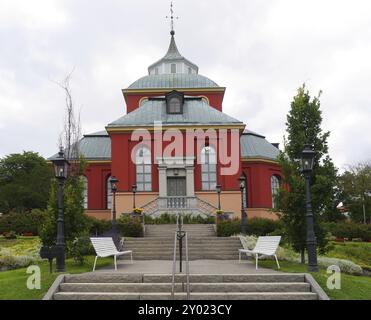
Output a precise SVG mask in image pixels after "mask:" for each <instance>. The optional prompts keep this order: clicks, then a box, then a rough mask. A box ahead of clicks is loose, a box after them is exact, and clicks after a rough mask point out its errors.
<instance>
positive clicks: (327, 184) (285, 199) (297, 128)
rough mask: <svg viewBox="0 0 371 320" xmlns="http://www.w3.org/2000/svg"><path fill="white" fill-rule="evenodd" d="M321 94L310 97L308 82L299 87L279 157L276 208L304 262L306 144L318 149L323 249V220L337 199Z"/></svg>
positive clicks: (315, 182) (317, 216) (316, 193)
mask: <svg viewBox="0 0 371 320" xmlns="http://www.w3.org/2000/svg"><path fill="white" fill-rule="evenodd" d="M320 94H321V93H320ZM320 94H319V95H318V96H317V97H314V98H311V96H310V95H309V92H308V91H307V90H306V88H305V85H303V86H302V87H300V88H299V89H298V94H297V95H296V96H295V97H294V99H293V101H292V103H291V110H290V111H289V113H288V115H287V122H286V130H287V140H285V143H284V147H285V148H284V152H282V153H281V154H280V156H279V163H280V165H281V167H282V172H283V175H284V181H283V184H282V186H281V188H280V190H279V192H278V194H277V196H276V201H277V208H276V210H277V211H278V212H280V213H281V214H282V221H283V223H284V226H285V231H286V233H287V236H288V240H289V241H290V243H291V244H292V246H293V248H294V249H295V250H296V251H298V252H300V253H301V254H302V261H303V259H304V252H305V247H306V241H305V239H306V219H305V215H306V207H305V201H306V198H305V183H304V179H303V177H302V176H301V174H300V158H301V153H302V151H303V149H304V145H305V144H311V145H313V146H314V149H315V151H316V155H315V159H314V167H313V176H312V180H311V191H312V207H313V214H314V223H315V233H316V237H317V244H318V247H319V249H320V250H322V251H323V250H325V248H326V244H327V241H326V236H325V232H324V230H323V229H322V228H321V224H320V222H321V221H322V220H328V217H329V216H331V214H332V212H333V210H334V209H333V207H334V201H335V199H334V196H335V192H334V190H335V183H336V175H337V171H336V169H335V167H334V165H333V163H332V160H331V158H330V156H329V155H328V145H327V139H328V137H329V135H330V133H329V132H323V131H322V128H321V124H322V115H321V110H320V99H319V98H320Z"/></svg>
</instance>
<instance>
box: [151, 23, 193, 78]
mask: <svg viewBox="0 0 371 320" xmlns="http://www.w3.org/2000/svg"><path fill="white" fill-rule="evenodd" d="M170 34H171V39H170V45H169V49H168V50H167V53H166V54H165V56H164V57H163V58H162V59H160V60H159V61H157V62H155V63H153V64H152V65H150V66H149V67H148V74H149V75H159V74H171V73H185V74H198V66H196V65H195V64H194V63H192V62H191V61H189V60H188V59H186V58H184V57H183V56H182V55H181V54H180V53H179V50H178V48H177V46H176V43H175V38H174V35H175V31H174V30H171V32H170Z"/></svg>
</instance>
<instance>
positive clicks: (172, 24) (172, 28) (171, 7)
mask: <svg viewBox="0 0 371 320" xmlns="http://www.w3.org/2000/svg"><path fill="white" fill-rule="evenodd" d="M166 19H170V27H171V31H170V34H171V35H172V36H173V35H174V34H175V31H174V19H179V17H174V10H173V1H171V3H170V16H166Z"/></svg>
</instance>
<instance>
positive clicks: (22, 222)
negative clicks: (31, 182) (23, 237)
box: [0, 209, 46, 235]
mask: <svg viewBox="0 0 371 320" xmlns="http://www.w3.org/2000/svg"><path fill="white" fill-rule="evenodd" d="M45 219H46V213H45V211H42V210H39V209H34V210H32V211H31V212H30V213H8V214H4V215H2V216H1V217H0V234H1V233H5V232H9V231H14V232H15V233H17V234H23V233H32V234H33V235H38V228H39V226H40V225H41V224H43V222H44V221H45Z"/></svg>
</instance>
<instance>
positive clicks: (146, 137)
mask: <svg viewBox="0 0 371 320" xmlns="http://www.w3.org/2000/svg"><path fill="white" fill-rule="evenodd" d="M174 34H175V33H174V31H172V32H171V39H170V46H169V49H168V51H167V53H166V55H165V56H164V57H163V58H162V59H160V60H158V61H157V62H155V63H153V64H152V65H150V66H149V67H148V75H146V76H144V77H142V78H140V79H138V80H137V81H135V82H134V83H132V84H131V85H130V86H129V87H128V88H127V89H124V90H122V92H123V96H124V99H125V102H126V106H127V113H126V114H125V115H123V116H122V117H121V118H119V119H117V120H115V121H113V122H111V123H109V124H108V125H107V126H106V128H105V130H103V131H100V132H96V133H92V134H87V135H85V136H84V137H83V138H82V139H81V141H80V142H79V150H80V152H81V154H82V155H84V157H85V158H86V160H87V162H88V167H87V169H86V172H85V176H84V181H85V186H86V191H85V207H86V213H87V214H88V215H91V216H95V217H97V218H102V219H110V218H111V195H110V194H111V190H110V183H109V180H110V177H111V176H115V177H116V178H117V179H118V180H119V182H118V191H117V193H116V208H117V213H118V214H121V213H127V212H131V211H132V209H133V194H132V188H133V186H134V185H135V186H136V189H137V192H136V198H135V199H136V207H141V208H143V210H144V212H145V213H146V215H154V216H155V215H159V214H161V213H164V212H168V213H177V212H179V211H182V212H186V213H192V214H195V215H203V216H205V215H206V216H207V215H214V214H215V212H216V209H217V206H218V195H217V192H216V186H217V185H220V187H221V194H220V199H221V208H222V210H223V211H224V212H226V213H230V215H231V216H232V217H233V216H235V217H240V215H241V191H240V184H239V177H240V176H244V177H245V179H246V184H245V189H244V191H243V203H244V205H245V207H246V210H247V215H248V218H252V217H265V218H272V219H275V218H276V216H275V214H273V213H272V212H271V208H272V207H274V199H273V195H274V193H275V192H277V189H278V186H279V182H280V179H281V177H282V173H281V170H280V167H279V166H278V163H277V156H278V153H279V150H278V145H276V144H271V143H269V142H268V141H267V140H266V139H265V137H264V136H263V135H260V134H257V133H255V132H253V131H250V130H249V129H250V128H246V126H245V124H244V123H243V122H241V121H239V120H238V119H235V118H233V117H231V116H229V115H228V114H227V113H225V112H224V111H227V112H228V108H231V107H232V106H224V105H223V98H224V94H225V90H226V88H225V87H220V86H219V85H217V84H216V83H215V82H214V81H212V80H210V79H209V78H207V77H205V76H202V75H200V74H199V69H198V66H197V65H195V64H194V63H192V62H191V61H189V60H188V59H186V58H184V57H183V56H182V55H181V54H180V53H179V51H178V48H177V46H176V43H175V38H174Z"/></svg>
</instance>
